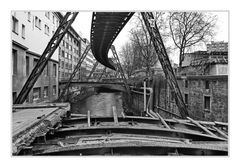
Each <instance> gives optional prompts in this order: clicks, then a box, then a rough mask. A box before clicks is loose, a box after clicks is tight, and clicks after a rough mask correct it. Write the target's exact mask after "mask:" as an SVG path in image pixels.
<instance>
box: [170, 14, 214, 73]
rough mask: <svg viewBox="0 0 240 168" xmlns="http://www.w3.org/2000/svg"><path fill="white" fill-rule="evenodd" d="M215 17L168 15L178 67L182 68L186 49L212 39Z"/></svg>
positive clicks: (204, 15) (207, 15)
mask: <svg viewBox="0 0 240 168" xmlns="http://www.w3.org/2000/svg"><path fill="white" fill-rule="evenodd" d="M216 21H217V17H216V16H212V15H210V14H207V13H202V12H173V13H170V15H169V28H170V34H171V37H172V40H173V42H174V44H175V46H176V48H177V49H179V67H180V68H181V67H182V62H183V60H184V53H185V51H186V49H188V48H190V47H192V46H194V45H196V44H198V43H199V42H204V41H205V40H207V39H208V38H212V37H213V36H214V35H215V33H214V28H215V25H216Z"/></svg>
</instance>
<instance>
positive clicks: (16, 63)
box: [12, 49, 18, 75]
mask: <svg viewBox="0 0 240 168" xmlns="http://www.w3.org/2000/svg"><path fill="white" fill-rule="evenodd" d="M12 57H13V74H15V75H16V74H17V68H18V67H17V65H18V58H17V50H14V49H13V50H12Z"/></svg>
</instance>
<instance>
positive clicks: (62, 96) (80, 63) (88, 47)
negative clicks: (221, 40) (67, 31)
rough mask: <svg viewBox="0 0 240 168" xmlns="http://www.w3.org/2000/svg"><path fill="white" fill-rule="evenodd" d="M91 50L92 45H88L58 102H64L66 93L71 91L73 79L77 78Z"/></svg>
mask: <svg viewBox="0 0 240 168" xmlns="http://www.w3.org/2000/svg"><path fill="white" fill-rule="evenodd" d="M89 50H90V45H88V46H87V47H86V49H85V50H84V52H83V54H82V56H81V57H80V59H79V61H78V63H77V65H76V67H75V68H74V70H73V72H72V74H71V76H70V78H69V79H68V82H67V83H66V85H65V86H64V88H63V91H62V92H61V94H60V96H59V97H58V101H62V100H63V98H64V96H65V92H66V91H67V90H68V89H69V86H70V83H71V81H72V79H73V78H74V77H75V75H76V73H77V71H78V70H79V69H80V67H81V65H82V63H83V61H84V59H85V58H86V56H87V54H88V52H89Z"/></svg>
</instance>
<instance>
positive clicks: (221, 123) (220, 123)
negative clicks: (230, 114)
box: [214, 121, 228, 127]
mask: <svg viewBox="0 0 240 168" xmlns="http://www.w3.org/2000/svg"><path fill="white" fill-rule="evenodd" d="M214 123H215V124H216V125H221V126H226V127H228V123H224V122H219V121H214Z"/></svg>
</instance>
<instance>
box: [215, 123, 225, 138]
mask: <svg viewBox="0 0 240 168" xmlns="http://www.w3.org/2000/svg"><path fill="white" fill-rule="evenodd" d="M213 129H215V130H216V131H217V132H218V133H219V134H220V135H222V136H223V137H224V138H227V139H228V136H227V135H226V134H225V133H224V132H223V131H221V130H220V129H218V128H216V127H214V126H213Z"/></svg>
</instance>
